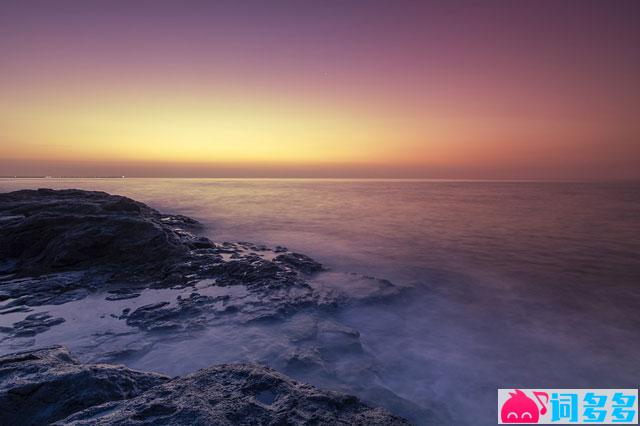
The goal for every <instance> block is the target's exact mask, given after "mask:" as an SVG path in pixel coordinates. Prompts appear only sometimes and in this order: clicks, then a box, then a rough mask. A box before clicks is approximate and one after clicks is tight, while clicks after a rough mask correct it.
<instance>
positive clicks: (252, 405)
mask: <svg viewBox="0 0 640 426" xmlns="http://www.w3.org/2000/svg"><path fill="white" fill-rule="evenodd" d="M59 424H61V425H62V424H65V425H78V426H79V425H130V424H137V425H210V424H216V425H239V424H243V425H249V424H252V425H275V424H289V425H299V424H316V425H335V424H344V425H347V424H349V425H405V424H408V423H407V422H406V421H405V420H403V419H402V418H400V417H396V416H393V415H391V414H389V413H388V412H386V411H384V410H382V409H379V408H371V407H369V406H367V405H365V404H363V403H362V402H360V401H359V400H358V399H357V398H356V397H354V396H349V395H345V394H342V393H338V392H329V391H321V390H318V389H316V388H314V387H313V386H310V385H306V384H301V383H298V382H295V381H293V380H291V379H290V378H288V377H287V376H284V375H283V374H280V373H278V372H276V371H275V370H272V369H269V368H267V367H263V366H260V365H255V364H223V365H219V366H215V367H210V368H206V369H203V370H200V371H198V372H196V373H194V374H190V375H188V376H185V377H182V378H177V379H174V380H172V381H170V382H167V383H164V384H162V385H160V386H157V387H155V388H152V389H150V390H148V391H147V392H145V393H143V394H141V395H139V396H137V397H135V398H132V399H129V400H125V401H118V402H113V403H107V404H103V405H101V406H97V407H92V408H89V409H87V410H85V411H83V412H80V413H76V414H74V415H71V416H70V417H68V418H66V419H65V420H64V421H61V422H60V423H59Z"/></svg>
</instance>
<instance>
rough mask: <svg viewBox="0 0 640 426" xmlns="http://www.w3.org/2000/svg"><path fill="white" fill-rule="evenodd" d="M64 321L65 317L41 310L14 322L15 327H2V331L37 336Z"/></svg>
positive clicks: (16, 334)
mask: <svg viewBox="0 0 640 426" xmlns="http://www.w3.org/2000/svg"><path fill="white" fill-rule="evenodd" d="M64 321H65V320H64V318H53V317H51V315H49V314H48V313H47V312H39V313H37V314H31V315H27V316H26V317H25V319H23V320H22V321H18V322H16V323H14V324H13V328H9V327H6V328H2V329H0V332H5V333H9V334H13V335H14V336H16V337H26V336H35V335H36V334H38V333H42V332H45V331H47V330H48V329H49V328H51V327H53V326H54V325H57V324H62V323H63V322H64Z"/></svg>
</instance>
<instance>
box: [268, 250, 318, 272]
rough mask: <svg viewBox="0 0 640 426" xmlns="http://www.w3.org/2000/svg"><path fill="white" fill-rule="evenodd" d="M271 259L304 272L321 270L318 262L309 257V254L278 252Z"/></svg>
mask: <svg viewBox="0 0 640 426" xmlns="http://www.w3.org/2000/svg"><path fill="white" fill-rule="evenodd" d="M273 261H274V262H276V263H281V264H284V265H287V266H292V267H294V268H296V269H298V270H299V271H302V272H304V273H305V274H312V273H314V272H320V271H322V270H323V267H322V265H321V264H320V263H318V262H316V261H315V260H313V259H311V258H310V257H309V256H305V255H304V254H300V253H287V254H280V255H278V256H276V257H275V259H273Z"/></svg>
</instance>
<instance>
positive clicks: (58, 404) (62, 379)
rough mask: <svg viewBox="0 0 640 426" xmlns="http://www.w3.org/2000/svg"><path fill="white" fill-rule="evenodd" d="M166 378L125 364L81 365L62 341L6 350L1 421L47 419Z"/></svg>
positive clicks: (15, 424) (16, 425) (1, 362)
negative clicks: (46, 346) (30, 348)
mask: <svg viewBox="0 0 640 426" xmlns="http://www.w3.org/2000/svg"><path fill="white" fill-rule="evenodd" d="M168 380H169V378H168V377H165V376H161V375H159V374H154V373H142V372H138V371H134V370H130V369H128V368H126V367H123V366H114V365H105V364H88V365H85V364H81V363H79V362H78V361H77V360H75V359H74V358H73V357H72V356H71V355H70V354H69V352H68V351H67V350H66V349H65V348H63V347H61V346H55V347H48V348H44V349H39V350H33V351H26V352H18V353H14V354H11V355H5V356H3V357H0V424H2V425H12V426H21V425H43V424H48V423H51V422H55V421H57V420H60V419H63V418H65V417H67V416H69V415H70V414H72V413H75V412H77V411H80V410H83V409H85V408H88V407H91V406H94V405H97V404H102V403H105V402H108V401H115V400H120V399H125V398H132V397H135V396H137V395H139V394H141V393H142V392H144V391H146V390H148V389H150V388H152V387H154V386H156V385H159V384H161V383H165V382H167V381H168Z"/></svg>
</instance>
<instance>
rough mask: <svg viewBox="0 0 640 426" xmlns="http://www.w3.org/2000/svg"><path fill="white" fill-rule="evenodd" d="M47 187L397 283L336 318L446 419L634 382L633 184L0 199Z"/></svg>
mask: <svg viewBox="0 0 640 426" xmlns="http://www.w3.org/2000/svg"><path fill="white" fill-rule="evenodd" d="M43 187H46V188H79V189H88V190H102V191H107V192H109V193H113V194H121V195H126V196H128V197H131V198H134V199H136V200H139V201H142V202H144V203H147V204H149V205H150V206H151V207H154V208H156V209H158V210H160V211H162V212H167V213H180V214H184V215H187V216H191V217H194V218H196V219H198V220H199V221H201V222H202V223H203V224H204V225H205V230H204V234H205V235H206V236H208V237H210V238H211V239H213V240H214V241H251V242H254V243H258V244H265V245H268V246H271V247H274V246H276V245H282V246H286V247H288V248H289V249H290V250H294V251H298V252H301V253H304V254H307V255H309V256H311V257H313V258H314V259H316V260H318V261H320V262H322V263H323V264H325V265H326V266H328V267H330V268H331V270H333V271H338V272H357V273H360V274H365V275H371V276H376V277H380V278H386V279H389V280H390V281H391V282H393V283H394V284H398V285H401V286H403V287H407V288H408V289H409V291H411V297H410V298H409V299H407V298H403V299H402V302H396V301H393V300H390V301H389V302H388V303H379V304H371V305H363V306H356V307H352V308H350V309H344V310H343V311H341V312H340V313H339V314H338V315H339V320H340V321H341V322H342V323H344V324H348V325H349V326H350V327H353V328H354V329H356V330H358V331H359V333H360V339H361V341H362V342H363V345H364V346H365V348H366V350H367V352H368V353H369V354H371V356H372V357H373V358H375V360H376V363H377V364H376V365H378V370H377V373H376V374H377V377H378V379H377V380H379V382H380V384H381V385H382V386H384V387H385V388H387V389H389V390H390V391H391V392H393V393H395V394H396V395H399V396H400V397H402V398H404V399H406V400H408V401H411V402H413V403H415V404H417V405H419V406H424V407H429V406H430V405H431V404H432V403H433V401H438V402H439V403H442V404H444V405H445V406H446V407H448V409H449V410H450V412H451V415H452V418H453V419H454V423H455V424H494V422H495V419H496V417H497V409H496V405H497V392H496V389H497V388H513V387H523V388H536V387H539V388H556V387H565V388H587V387H595V388H609V387H613V388H625V387H626V388H635V387H637V386H638V383H640V362H639V360H640V358H639V356H640V355H639V354H640V184H637V183H574V182H565V183H559V182H491V181H431V180H313V179H304V180H291V179H289V180H277V179H264V180H260V179H235V180H234V179H128V178H127V179H2V180H0V192H6V191H12V190H17V189H25V188H43ZM344 285H349V284H348V282H345V283H344ZM61 308H63V307H61ZM3 320H4V319H1V318H0V321H3ZM89 320H90V319H89ZM274 333H277V331H276V332H274ZM233 334H234V331H233V330H228V335H227V336H229V335H233ZM273 337H274V338H277V336H276V335H275V334H274V336H273ZM238 339H241V338H240V337H237V336H236V340H234V344H230V345H228V347H222V346H218V347H212V346H206V345H201V346H198V345H197V344H195V343H194V345H190V344H189V343H188V342H184V341H183V342H181V343H180V345H181V346H180V348H181V349H180V351H178V349H175V348H174V349H167V351H170V350H174V351H178V352H176V353H179V354H180V355H181V356H182V357H183V358H182V359H181V360H180V361H179V362H177V361H176V363H171V364H170V365H167V364H166V359H170V356H168V358H167V357H165V355H164V354H163V352H162V348H158V349H157V350H156V351H155V352H154V354H155V355H153V356H148V357H146V358H145V359H144V360H140V359H137V360H132V361H131V363H130V364H131V366H133V367H135V368H144V369H150V370H154V369H155V370H156V371H163V372H167V373H170V374H183V373H185V372H187V371H192V370H195V369H197V368H201V367H204V366H207V365H209V364H211V363H213V362H212V361H215V362H228V361H242V360H245V359H246V358H248V357H250V354H252V353H253V354H254V355H255V351H256V348H254V347H250V345H247V342H246V341H245V342H242V341H241V340H240V341H239V340H238ZM60 343H65V342H60ZM67 343H68V344H69V345H70V346H73V345H74V342H73V341H70V342H67ZM234 345H235V346H234ZM239 346H241V347H244V348H245V349H246V350H240V349H238V347H239ZM189 348H198V349H197V350H198V351H200V352H207V351H209V352H210V353H205V354H202V353H200V354H197V355H196V354H195V353H191V354H190V353H189V350H191V349H189ZM207 348H210V349H209V350H208V349H207ZM247 348H249V349H247ZM2 349H3V351H4V348H2ZM193 351H195V349H193ZM185 354H187V355H185ZM189 354H190V355H189ZM176 356H177V355H176ZM258 360H262V361H264V362H267V363H268V358H266V357H265V359H258ZM355 393H357V391H355ZM400 414H402V413H400Z"/></svg>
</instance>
